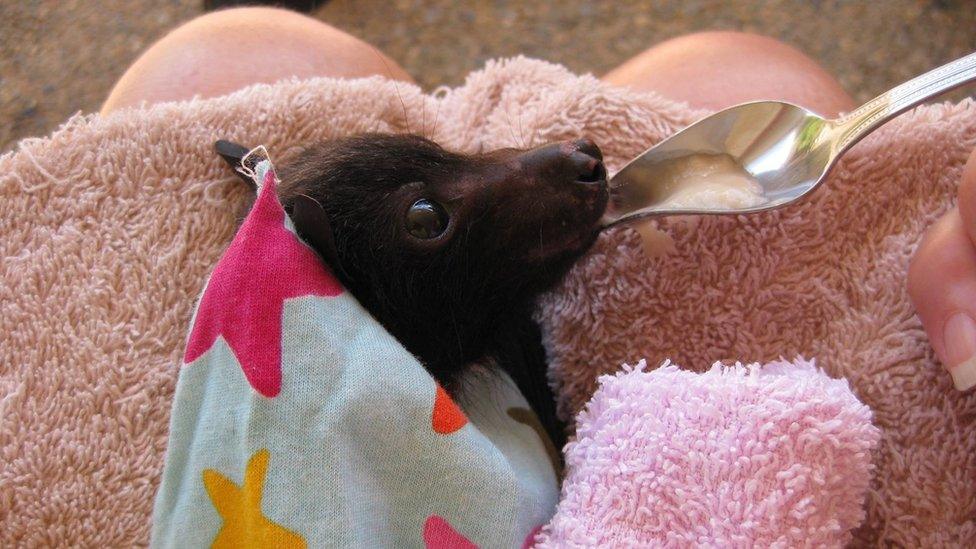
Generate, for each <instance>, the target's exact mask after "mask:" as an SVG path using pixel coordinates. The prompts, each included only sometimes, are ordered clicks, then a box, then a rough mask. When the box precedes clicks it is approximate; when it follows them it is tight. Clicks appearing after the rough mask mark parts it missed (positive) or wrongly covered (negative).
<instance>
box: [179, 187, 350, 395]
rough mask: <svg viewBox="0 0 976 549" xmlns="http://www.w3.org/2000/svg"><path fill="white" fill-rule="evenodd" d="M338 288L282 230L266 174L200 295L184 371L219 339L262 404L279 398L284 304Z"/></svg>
mask: <svg viewBox="0 0 976 549" xmlns="http://www.w3.org/2000/svg"><path fill="white" fill-rule="evenodd" d="M340 293H342V287H341V286H340V285H339V282H338V281H337V280H336V279H335V278H334V277H333V276H332V274H331V273H329V272H328V270H327V269H326V268H325V267H324V266H323V263H322V261H321V260H320V259H319V258H318V256H317V255H316V254H315V252H313V251H312V249H311V248H309V247H308V246H306V245H305V244H303V243H302V242H301V241H300V240H299V239H298V237H297V236H295V234H294V233H292V232H291V231H289V230H288V229H286V228H285V210H284V209H283V208H282V207H281V203H280V202H279V201H278V195H277V193H276V191H275V175H274V172H273V171H272V170H268V172H267V175H266V176H265V179H264V185H263V186H262V187H261V191H260V193H259V194H258V198H257V201H256V202H255V203H254V207H253V208H252V209H251V213H250V214H248V216H247V219H245V221H244V224H243V225H241V229H240V231H238V233H237V236H235V237H234V240H233V242H231V244H230V247H229V248H228V249H227V252H226V253H224V257H222V258H221V260H220V261H219V262H218V263H217V268H216V269H214V272H213V274H212V275H211V276H210V281H209V282H208V283H207V289H206V290H204V292H203V298H202V299H201V300H200V307H199V309H198V310H197V318H196V321H195V323H194V324H193V329H192V330H191V331H190V339H189V341H188V343H187V346H186V355H185V356H184V358H183V361H184V362H185V363H190V362H193V361H194V360H196V359H197V358H199V357H200V355H202V354H204V353H205V352H207V351H208V350H209V349H210V348H211V347H212V346H213V344H214V341H216V340H217V336H218V335H222V336H224V339H225V340H226V341H227V344H228V345H229V346H230V348H231V350H232V351H233V352H234V356H236V357H237V360H238V362H240V364H241V368H242V369H243V371H244V376H245V377H246V378H247V381H248V382H249V383H250V384H251V386H252V387H254V389H255V390H256V391H257V392H259V393H261V394H262V395H264V396H266V397H274V396H276V395H277V394H278V392H279V391H280V390H281V329H282V326H281V315H282V311H283V310H284V301H285V300H286V299H290V298H294V297H301V296H306V295H316V296H326V297H333V296H336V295H339V294H340Z"/></svg>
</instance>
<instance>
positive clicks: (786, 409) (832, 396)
mask: <svg viewBox="0 0 976 549" xmlns="http://www.w3.org/2000/svg"><path fill="white" fill-rule="evenodd" d="M599 383H600V388H599V389H598V390H597V392H596V393H595V394H594V395H593V398H592V399H591V400H590V401H589V403H588V404H587V405H586V408H585V409H584V410H583V411H582V412H581V413H580V415H579V417H578V418H577V422H578V423H577V439H576V440H575V441H574V442H571V443H570V444H569V445H568V446H567V447H566V476H565V479H564V481H563V487H562V496H561V497H560V503H559V510H558V511H557V513H556V516H555V517H554V518H553V520H552V522H550V523H549V525H548V526H547V527H546V528H545V530H543V533H542V535H541V536H540V538H538V540H539V546H540V547H624V546H634V545H639V546H654V547H661V546H671V547H746V546H760V547H800V546H804V547H825V546H826V547H840V546H843V545H844V544H845V543H847V542H848V541H850V539H851V532H850V531H851V529H852V528H855V527H857V526H858V525H860V524H861V521H862V520H863V519H864V509H863V506H862V504H863V501H864V494H865V491H866V490H867V487H868V482H869V480H870V474H869V472H870V453H871V450H872V449H873V447H874V446H875V445H876V444H877V441H878V439H879V435H880V434H879V432H878V430H877V429H876V428H875V427H874V426H872V425H871V412H870V410H869V409H868V408H867V406H864V405H863V404H861V403H860V402H858V400H857V399H856V398H855V397H854V395H853V393H851V390H850V387H849V386H848V384H847V382H846V381H843V380H835V379H830V378H828V377H827V376H826V375H824V374H823V373H822V372H820V371H818V370H817V369H816V368H815V367H814V365H813V363H811V362H805V361H802V360H800V361H797V362H796V363H795V364H794V363H790V362H783V361H780V362H776V363H772V364H768V365H766V366H765V367H763V368H762V369H760V368H759V366H758V365H752V366H742V365H736V366H734V367H731V368H726V367H722V366H720V365H715V366H713V367H712V369H711V370H709V371H707V372H705V373H703V374H695V373H691V372H687V371H682V370H679V369H678V368H676V367H674V366H671V365H669V364H667V363H665V365H664V366H662V367H661V368H659V369H657V370H654V371H652V372H647V371H644V362H641V363H640V364H639V365H638V366H637V367H636V368H630V367H625V368H624V371H623V372H622V373H620V374H617V375H614V376H610V375H606V376H601V377H600V380H599Z"/></svg>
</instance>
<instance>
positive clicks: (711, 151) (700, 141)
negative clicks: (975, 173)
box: [602, 53, 976, 226]
mask: <svg viewBox="0 0 976 549" xmlns="http://www.w3.org/2000/svg"><path fill="white" fill-rule="evenodd" d="M974 79H976V53H974V54H970V55H968V56H966V57H963V58H960V59H957V60H955V61H953V62H951V63H948V64H946V65H943V66H942V67H939V68H937V69H935V70H933V71H930V72H928V73H925V74H923V75H922V76H919V77H917V78H915V79H912V80H910V81H908V82H906V83H904V84H902V85H900V86H898V87H896V88H894V89H892V90H890V91H888V92H886V93H884V94H882V95H880V96H878V97H877V98H875V99H873V100H871V101H869V102H868V103H866V104H864V105H863V106H861V107H860V108H858V109H856V110H854V111H853V112H851V113H849V114H847V115H845V116H843V117H841V118H838V119H828V118H824V117H822V116H820V115H818V114H816V113H814V112H811V111H809V110H807V109H804V108H803V107H799V106H797V105H793V104H790V103H786V102H783V101H757V102H752V103H744V104H742V105H736V106H734V107H730V108H728V109H725V110H723V111H720V112H718V113H715V114H713V115H711V116H708V117H706V118H703V119H702V120H699V121H698V122H695V123H694V124H692V125H690V126H688V127H687V128H685V129H684V130H682V131H680V132H678V133H676V134H674V135H673V136H671V137H669V138H668V139H665V140H664V141H662V142H660V143H658V144H657V145H656V146H654V147H652V148H651V149H649V150H647V151H646V152H644V153H643V154H641V155H640V156H638V157H637V158H635V159H634V160H632V161H631V162H630V163H628V164H627V165H626V166H624V167H623V168H622V169H621V170H620V171H619V172H617V173H616V174H615V175H614V176H613V177H612V178H611V179H610V181H609V186H610V201H609V204H608V205H607V211H606V213H605V214H604V217H603V219H602V223H603V225H604V226H612V225H616V224H619V223H626V222H631V221H636V220H640V219H643V218H647V217H652V216H661V215H686V214H688V215H692V214H693V215H700V214H734V215H738V214H748V213H754V212H761V211H765V210H771V209H774V208H780V207H783V206H785V205H787V204H791V203H793V202H795V201H797V200H799V199H800V198H802V197H804V196H806V195H808V194H810V193H811V192H812V191H813V190H814V189H816V188H817V187H818V186H819V185H820V184H821V183H822V182H823V180H824V179H825V178H826V176H827V174H828V173H829V172H830V170H831V168H833V166H834V165H835V164H836V163H837V160H838V158H840V156H841V155H842V154H843V153H844V152H845V151H847V150H848V149H849V148H850V147H851V146H852V145H854V144H855V143H857V142H858V141H860V140H861V139H863V138H864V137H865V136H866V135H868V134H869V133H871V132H872V131H874V130H875V129H877V128H878V127H879V126H881V125H882V124H884V123H885V122H887V121H888V120H891V119H892V118H894V117H895V116H897V115H898V114H900V113H902V112H904V111H905V110H907V109H909V108H911V107H914V106H916V105H918V104H920V103H922V102H924V101H925V100H927V99H930V98H932V97H934V96H937V95H940V94H942V93H945V92H947V91H949V90H951V89H954V88H956V87H958V86H961V85H963V84H966V83H968V82H970V81H972V80H974Z"/></svg>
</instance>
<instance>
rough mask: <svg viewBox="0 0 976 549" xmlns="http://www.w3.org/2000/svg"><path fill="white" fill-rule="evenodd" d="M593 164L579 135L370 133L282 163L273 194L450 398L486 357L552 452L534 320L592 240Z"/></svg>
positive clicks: (595, 206) (595, 209) (556, 431)
mask: <svg viewBox="0 0 976 549" xmlns="http://www.w3.org/2000/svg"><path fill="white" fill-rule="evenodd" d="M599 156H600V153H599V149H597V148H596V146H595V145H593V144H592V143H590V142H587V141H577V142H573V143H563V144H557V145H550V146H547V147H543V148H540V149H535V150H533V151H517V150H502V151H495V152H492V153H489V154H483V155H474V156H471V155H461V154H456V153H452V152H449V151H447V150H445V149H443V148H441V147H440V146H438V145H437V144H435V143H433V142H431V141H429V140H426V139H423V138H421V137H417V136H412V135H386V134H368V135H360V136H356V137H351V138H345V139H339V140H334V141H327V142H322V143H317V144H314V145H311V146H309V147H308V148H307V149H306V150H305V151H304V152H302V153H300V154H298V155H297V156H295V157H294V158H291V159H289V160H287V161H286V162H283V163H281V165H280V166H279V177H280V179H281V186H280V190H279V194H280V196H281V200H282V203H283V204H284V206H285V209H286V210H288V211H289V213H291V214H293V216H292V217H293V218H295V219H296V226H297V228H298V230H299V232H300V233H303V236H306V238H307V239H308V240H309V241H310V242H312V243H313V245H315V246H316V248H318V249H319V252H320V254H321V255H322V256H323V258H325V259H326V262H327V263H330V264H332V267H333V271H334V272H335V273H336V274H337V276H338V277H339V278H340V280H341V281H342V282H343V284H344V285H345V286H346V287H347V288H348V289H349V291H350V292H352V294H353V295H354V296H355V297H356V298H357V299H358V300H359V301H360V303H361V304H362V305H363V306H364V307H365V308H366V309H367V310H368V311H369V312H370V313H371V314H372V315H373V316H374V317H375V318H376V319H377V320H378V321H379V322H380V323H381V324H383V326H384V327H385V328H386V329H387V330H388V331H389V332H390V333H391V334H392V335H393V336H394V337H396V338H397V339H398V340H399V341H400V342H401V343H402V344H403V345H404V347H406V348H407V349H408V350H409V351H410V352H411V353H413V354H414V355H415V356H417V357H418V358H419V359H420V361H421V362H422V363H423V364H424V366H425V367H426V368H427V369H428V371H429V372H430V373H431V375H433V376H434V377H435V378H436V379H437V380H438V381H439V382H440V383H441V384H442V385H443V386H444V387H445V389H446V390H448V391H449V392H452V393H456V392H457V391H458V390H459V389H460V387H461V383H460V382H461V380H462V375H463V374H464V372H465V371H466V369H467V367H468V365H470V364H471V363H474V362H476V361H485V360H488V361H490V362H493V363H494V364H497V365H498V366H499V367H500V368H503V369H504V370H505V371H506V372H508V373H509V374H510V375H511V376H512V378H513V379H514V380H515V382H516V384H517V385H518V386H519V388H520V389H521V390H522V392H523V394H524V395H525V397H526V399H527V400H528V401H529V403H530V404H531V405H532V406H533V408H534V409H535V411H536V413H537V415H538V416H539V418H540V421H541V422H542V424H543V426H544V427H545V428H546V430H547V431H548V432H549V433H550V436H552V437H553V438H554V442H556V443H557V445H561V443H562V442H563V441H564V434H563V425H562V424H561V423H560V422H559V420H558V419H557V418H556V415H555V401H554V397H553V394H552V391H551V389H550V388H549V385H548V383H547V381H546V357H545V352H544V350H543V347H542V343H541V336H540V332H539V328H538V326H537V325H536V324H535V323H534V322H533V321H532V317H531V314H532V309H533V303H534V300H535V298H536V297H537V296H538V295H539V293H540V292H542V291H544V290H546V289H548V288H550V287H552V286H553V285H554V284H555V283H556V282H557V281H558V280H559V279H560V278H561V277H562V276H563V275H564V274H565V272H566V271H567V270H568V268H569V267H570V266H571V265H572V263H573V262H574V261H575V260H576V259H577V258H578V257H579V255H581V254H582V253H583V252H584V251H585V250H586V249H587V248H588V247H589V245H590V244H591V243H592V241H593V240H594V238H595V236H596V230H597V229H596V226H597V222H598V219H599V218H600V216H601V215H602V213H603V210H604V208H605V206H606V201H607V189H606V180H605V179H606V172H605V170H604V169H603V167H602V164H601V163H600V162H599ZM418 198H426V199H428V200H432V201H436V202H437V203H439V204H441V205H443V206H444V208H445V209H446V210H447V211H448V213H449V220H450V221H449V223H448V225H447V230H445V232H444V234H442V235H441V236H439V237H437V238H434V239H427V240H425V239H418V238H416V237H414V236H413V235H411V234H410V233H409V232H408V231H407V230H406V225H405V221H404V220H405V215H406V211H407V209H408V208H409V207H410V206H411V204H413V203H414V202H415V201H416V200H417V199H418ZM308 199H311V200H312V201H314V202H309V201H308ZM296 200H304V201H306V202H304V203H303V204H308V203H311V204H316V205H321V208H322V210H323V211H324V217H323V219H324V220H327V225H322V224H319V223H313V222H305V221H302V218H301V217H300V216H299V217H296V216H295V215H294V213H295V211H294V210H295V205H296ZM303 223H304V224H305V225H312V226H311V227H308V226H305V227H303V226H302V224H303ZM323 232H327V233H331V234H330V235H328V236H331V239H330V240H322V236H323V235H322V234H321V233H323ZM309 233H313V234H309ZM316 233H317V234H316ZM376 375H378V376H380V375H384V374H383V372H382V371H377V372H376Z"/></svg>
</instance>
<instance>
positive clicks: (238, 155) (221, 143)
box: [214, 139, 257, 191]
mask: <svg viewBox="0 0 976 549" xmlns="http://www.w3.org/2000/svg"><path fill="white" fill-rule="evenodd" d="M214 150H215V151H217V154H219V155H220V157H221V158H223V159H224V161H225V162H227V164H228V165H229V166H230V168H231V169H232V170H234V173H235V174H237V177H240V178H241V180H243V181H244V182H245V183H247V185H248V187H251V190H252V191H256V190H257V185H255V183H254V180H252V179H251V178H250V177H248V175H247V174H246V173H244V172H243V171H242V170H241V168H242V167H244V165H243V162H244V157H245V156H247V153H248V152H250V150H251V149H248V148H247V147H245V146H243V145H238V144H237V143H233V142H231V141H227V140H225V139H219V140H217V142H216V143H214ZM247 167H249V168H251V169H253V168H254V167H253V166H247Z"/></svg>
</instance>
